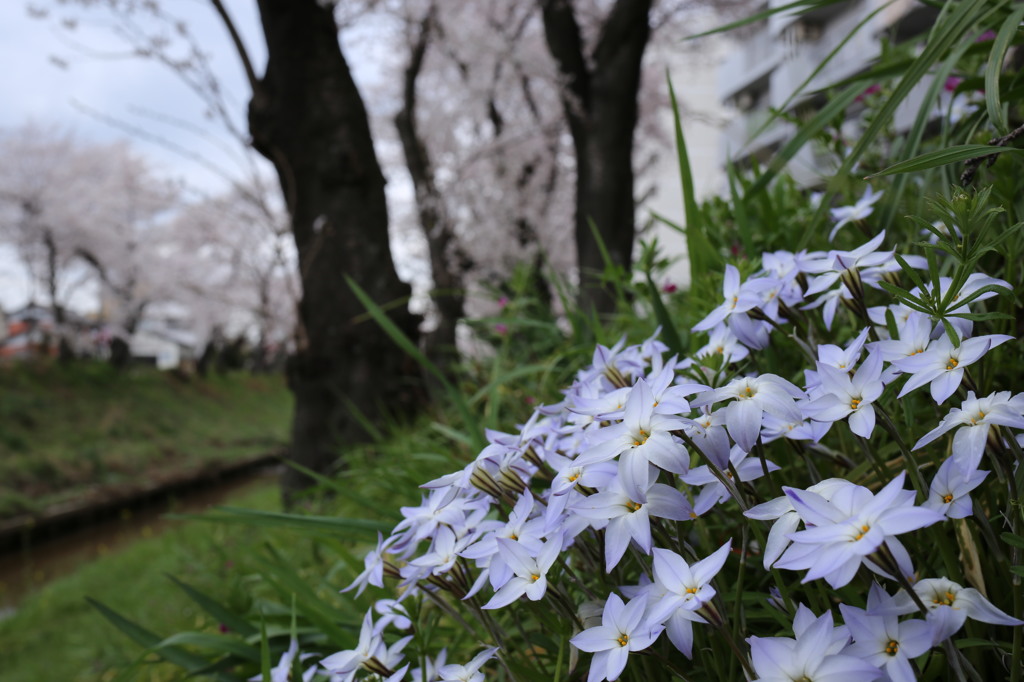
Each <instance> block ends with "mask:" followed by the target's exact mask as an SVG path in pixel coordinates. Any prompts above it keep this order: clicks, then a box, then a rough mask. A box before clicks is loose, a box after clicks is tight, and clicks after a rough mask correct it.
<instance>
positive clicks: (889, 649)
mask: <svg viewBox="0 0 1024 682" xmlns="http://www.w3.org/2000/svg"><path fill="white" fill-rule="evenodd" d="M899 650H900V643H899V642H897V641H896V640H895V639H890V640H889V643H888V644H886V645H885V653H887V654H889V655H890V656H895V655H896V654H897V653H898V652H899Z"/></svg>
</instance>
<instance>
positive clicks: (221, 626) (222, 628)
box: [217, 623, 231, 633]
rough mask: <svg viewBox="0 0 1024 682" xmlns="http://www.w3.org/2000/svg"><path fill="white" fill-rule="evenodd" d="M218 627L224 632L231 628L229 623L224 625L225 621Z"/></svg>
mask: <svg viewBox="0 0 1024 682" xmlns="http://www.w3.org/2000/svg"><path fill="white" fill-rule="evenodd" d="M217 629H219V630H220V631H221V632H222V633H224V632H228V631H230V629H231V628H229V627H228V626H227V625H224V623H221V624H220V625H219V626H218V628H217Z"/></svg>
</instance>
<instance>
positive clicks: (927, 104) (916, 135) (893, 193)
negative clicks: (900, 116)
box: [878, 41, 971, 229]
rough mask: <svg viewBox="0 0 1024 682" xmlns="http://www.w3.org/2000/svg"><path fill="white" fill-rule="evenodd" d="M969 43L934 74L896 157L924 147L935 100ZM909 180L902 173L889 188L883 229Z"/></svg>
mask: <svg viewBox="0 0 1024 682" xmlns="http://www.w3.org/2000/svg"><path fill="white" fill-rule="evenodd" d="M970 45H971V44H970V43H968V42H966V41H965V42H963V43H962V44H961V45H960V47H959V48H958V49H956V50H954V51H953V53H952V54H950V55H949V58H948V59H946V61H945V63H944V64H943V65H942V66H941V67H940V68H939V70H938V71H937V72H936V73H935V74H934V77H933V78H932V83H931V85H929V86H928V90H927V91H926V92H925V95H924V99H923V100H922V101H921V104H920V107H919V108H918V112H917V116H916V117H915V118H914V124H913V125H912V126H911V127H910V130H909V131H908V132H907V134H906V136H904V144H903V146H902V147H900V149H899V151H898V154H899V157H898V159H897V160H906V159H910V158H912V157H913V156H914V155H915V154H917V150H918V149H919V148H920V146H921V140H922V139H923V138H924V132H925V130H926V129H927V127H928V123H929V122H930V121H931V120H932V119H933V106H934V104H935V102H937V101H938V98H939V93H940V92H941V91H942V89H943V88H944V87H945V84H946V78H947V77H948V76H949V74H950V73H951V72H952V70H953V67H955V66H956V64H957V63H958V62H959V61H960V58H961V57H962V56H963V54H964V52H965V51H966V50H967V49H968V48H969V47H970ZM944 139H945V138H944ZM909 179H910V178H909V177H908V176H906V175H901V176H900V177H898V178H896V180H895V181H894V182H893V183H892V187H890V188H889V190H888V195H889V196H888V201H886V203H885V206H884V207H883V208H882V210H881V211H880V212H879V215H878V222H879V225H880V226H881V228H882V229H889V228H890V227H891V226H892V224H893V221H894V220H895V217H896V213H897V211H898V210H899V208H900V206H901V205H902V204H901V200H902V198H903V193H904V191H905V190H906V187H907V182H908V181H909Z"/></svg>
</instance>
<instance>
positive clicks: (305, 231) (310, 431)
mask: <svg viewBox="0 0 1024 682" xmlns="http://www.w3.org/2000/svg"><path fill="white" fill-rule="evenodd" d="M258 4H259V9H260V18H261V21H262V25H263V30H264V33H265V36H266V41H267V49H268V63H267V69H266V73H265V75H264V76H263V77H262V78H261V79H260V82H259V87H257V88H255V89H254V93H253V98H252V101H251V102H250V105H249V129H250V133H251V135H252V139H253V145H254V146H255V148H256V149H257V150H258V151H259V152H260V153H261V154H263V155H264V156H266V157H267V158H268V159H269V160H270V161H271V162H272V163H273V164H274V166H275V168H276V169H277V173H278V175H279V178H280V182H281V187H282V189H283V190H284V196H285V200H286V202H287V205H288V210H289V213H290V215H291V221H292V231H293V233H294V237H295V244H296V246H297V247H298V254H299V266H300V270H301V273H300V274H301V282H302V299H301V302H300V304H299V326H300V329H299V339H298V350H297V352H296V354H295V355H294V356H293V357H292V358H291V359H290V361H289V364H288V368H287V374H288V380H289V386H290V387H291V389H292V391H293V393H294V396H295V413H294V422H293V426H292V442H291V453H290V456H291V458H292V459H293V460H294V461H296V462H298V463H300V464H302V465H304V466H306V467H309V468H311V469H313V470H315V471H325V470H327V469H328V468H329V467H330V466H331V465H332V464H333V463H334V462H335V461H336V460H337V459H338V457H339V456H340V455H341V454H342V450H343V448H344V446H346V445H348V444H350V443H352V442H354V441H360V440H366V438H367V436H366V433H365V431H364V429H363V428H362V427H361V426H360V423H359V419H357V418H355V417H354V416H353V414H354V411H358V413H361V416H362V417H365V418H367V419H370V420H371V421H373V420H376V419H377V418H378V417H379V416H380V415H382V414H383V413H385V412H404V411H407V410H410V409H412V408H413V407H414V406H415V404H416V403H417V401H418V400H419V399H420V390H419V387H418V383H419V381H420V379H419V373H418V371H417V368H416V367H415V365H414V364H412V363H410V362H409V361H408V360H407V359H406V357H405V355H404V354H403V353H402V352H401V351H400V350H399V349H398V347H397V346H396V345H395V344H394V343H393V342H391V341H390V340H389V339H388V337H387V335H386V334H385V333H384V332H383V331H382V330H381V329H380V327H379V326H378V325H377V324H376V323H375V322H373V321H372V320H369V319H366V316H365V309H364V308H363V306H362V305H361V304H360V303H359V301H358V300H357V299H356V297H355V296H354V295H353V294H352V292H351V290H350V288H349V286H348V285H347V284H346V282H345V279H344V278H345V276H346V275H347V276H349V277H351V278H352V279H353V280H354V281H355V282H356V283H357V284H359V286H360V287H362V288H363V289H364V290H365V291H366V292H367V293H368V294H369V296H370V297H371V298H373V300H374V301H376V302H377V303H378V304H381V305H385V304H388V303H391V302H395V301H398V302H399V304H398V305H396V306H395V307H394V308H393V309H391V310H390V313H389V314H390V315H391V317H392V319H393V320H394V322H395V323H396V324H397V325H398V326H399V328H401V329H402V330H403V331H404V332H405V334H406V335H408V336H409V337H410V338H412V339H413V340H415V339H416V337H417V333H418V332H417V323H418V318H416V317H414V316H413V315H411V314H410V313H409V312H408V310H407V308H406V306H405V299H407V298H408V296H409V294H410V290H409V287H408V286H407V285H406V284H404V283H403V282H402V281H401V280H399V279H398V276H397V274H396V272H395V268H394V264H393V262H392V259H391V251H390V246H389V242H388V216H387V208H386V204H385V199H384V178H383V175H382V174H381V170H380V166H379V165H378V162H377V157H376V155H375V153H374V149H373V142H372V139H371V136H370V128H369V124H368V122H367V116H366V110H365V108H364V106H363V101H362V99H361V97H360V95H359V92H358V90H357V89H356V86H355V83H354V82H353V80H352V77H351V74H350V72H349V67H348V64H347V63H346V61H345V58H344V56H343V55H342V52H341V48H340V46H339V44H338V36H337V30H336V26H335V22H334V19H333V16H332V12H331V8H330V6H329V5H328V6H326V7H325V6H322V5H321V3H318V2H317V1H316V0H259V3H258ZM361 317H362V318H363V319H362V320H360V319H359V318H361ZM282 483H283V488H284V494H285V498H286V499H288V498H289V496H290V494H291V493H292V492H294V491H295V490H297V489H299V488H301V487H304V486H305V485H306V484H308V483H309V481H308V479H306V477H304V476H302V475H301V474H298V473H297V472H295V471H292V470H289V471H288V472H287V473H286V474H285V475H284V479H283V481H282Z"/></svg>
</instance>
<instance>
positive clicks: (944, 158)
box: [864, 144, 1024, 180]
mask: <svg viewBox="0 0 1024 682" xmlns="http://www.w3.org/2000/svg"><path fill="white" fill-rule="evenodd" d="M1021 151H1024V150H1022V149H1017V148H1015V147H993V146H990V145H987V144H959V145H956V146H954V147H949V148H947V149H939V150H937V151H934V152H926V153H924V154H921V155H920V156H915V157H914V158H912V159H907V160H906V161H900V162H899V163H895V164H893V165H891V166H889V167H888V168H886V169H885V170H881V171H878V172H877V173H874V174H872V175H868V176H867V177H865V178H864V179H865V180H870V179H871V178H879V177H882V176H883V175H896V174H898V173H913V172H915V171H922V170H927V169H929V168H937V167H939V166H945V165H947V164H950V163H956V162H958V161H967V160H969V159H977V158H980V157H983V156H991V155H993V154H1004V153H1006V152H1021Z"/></svg>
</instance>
